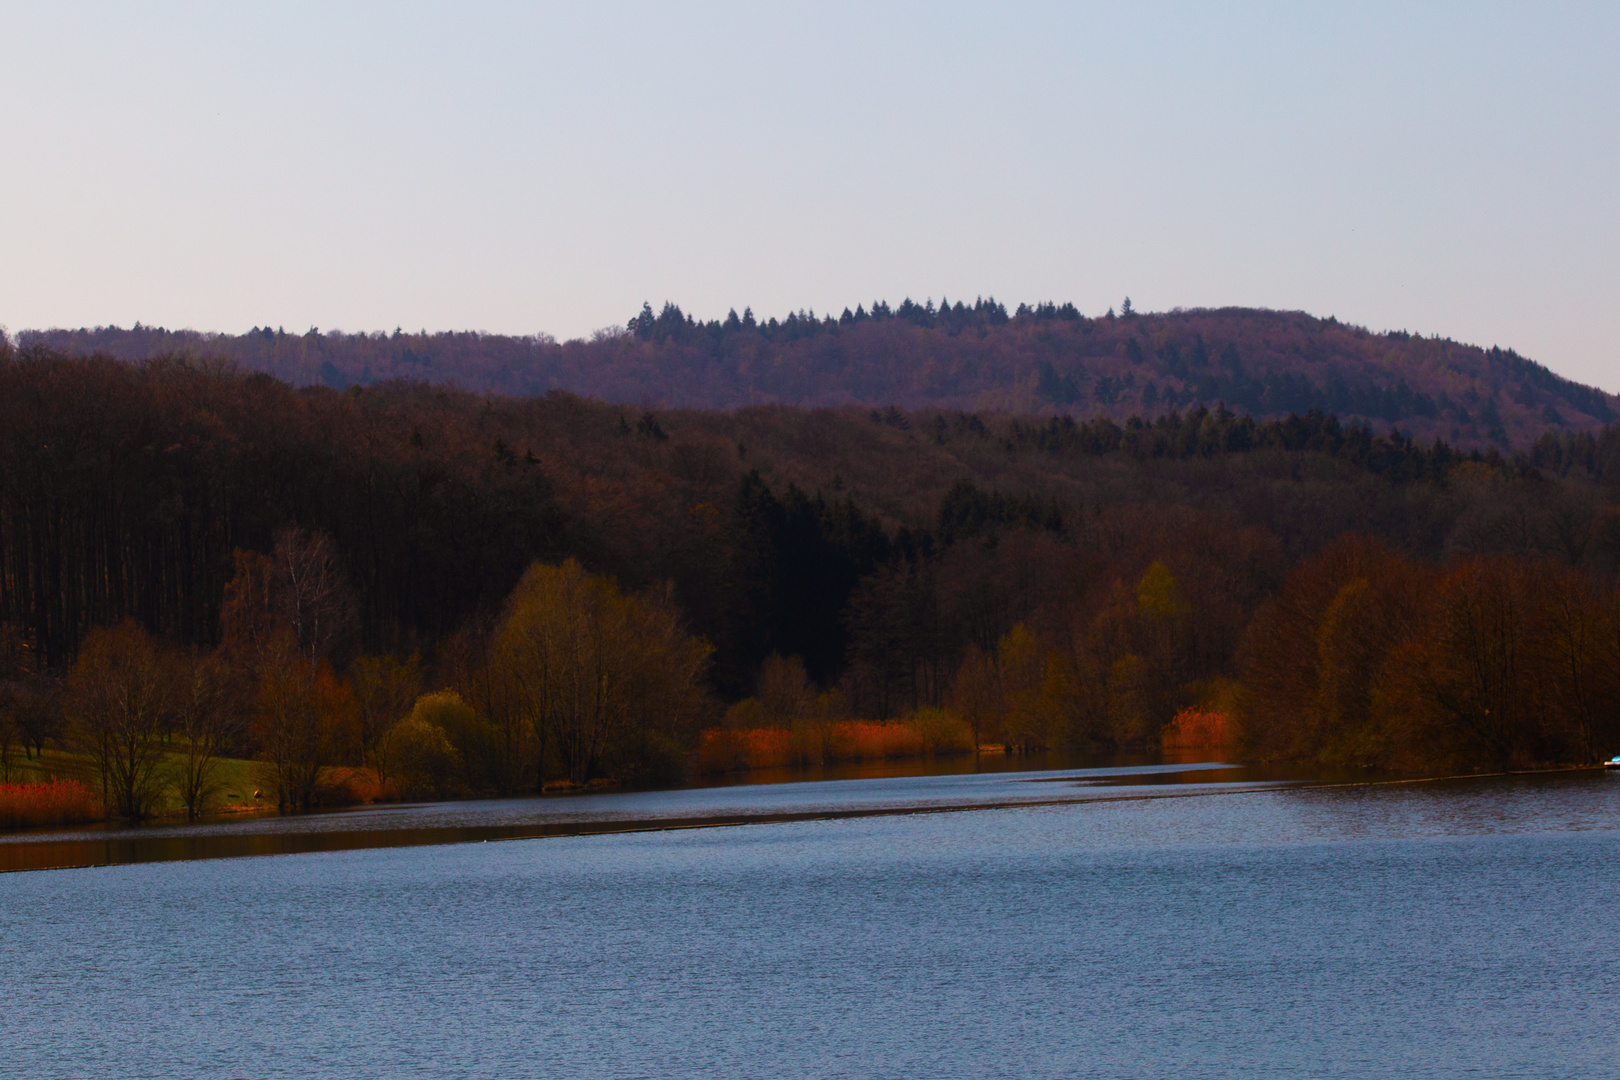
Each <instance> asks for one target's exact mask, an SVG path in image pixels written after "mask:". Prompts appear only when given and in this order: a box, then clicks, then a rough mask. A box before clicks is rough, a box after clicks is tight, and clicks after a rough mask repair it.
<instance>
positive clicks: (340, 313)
mask: <svg viewBox="0 0 1620 1080" xmlns="http://www.w3.org/2000/svg"><path fill="white" fill-rule="evenodd" d="M0 43H3V47H4V61H3V64H0V80H3V83H0V86H3V89H0V125H3V137H4V145H5V147H6V149H7V151H8V152H9V153H8V160H7V162H6V164H5V167H4V169H3V170H0V324H4V325H6V326H9V327H10V328H11V329H12V330H13V331H15V330H20V329H24V328H34V327H44V326H79V325H87V324H88V325H94V324H98V323H118V324H120V325H126V326H127V325H129V324H130V323H132V322H135V321H136V320H140V321H142V322H146V323H156V324H161V325H166V326H170V327H181V326H189V327H194V328H196V329H202V330H228V331H240V330H244V329H247V328H248V327H249V326H252V325H255V324H262V323H266V322H268V323H271V324H275V325H283V326H286V327H287V328H288V329H289V330H294V329H296V330H304V329H307V328H308V327H309V326H311V325H316V326H320V327H321V328H323V329H334V328H341V329H346V330H360V329H373V330H374V329H389V330H391V329H393V328H394V327H395V326H405V327H407V328H423V327H425V328H428V329H484V330H492V331H500V332H510V333H533V332H536V331H548V332H550V333H552V334H555V335H556V336H558V337H559V338H566V337H573V336H580V335H584V334H588V333H589V332H590V331H591V330H592V329H594V328H596V327H600V326H603V325H606V324H609V323H617V322H623V321H624V320H625V319H626V318H628V317H629V316H630V315H632V314H633V313H634V312H635V310H636V309H637V308H638V307H639V306H640V304H641V302H642V300H644V299H646V300H651V301H652V302H653V303H654V304H655V305H656V304H658V303H659V302H661V301H663V300H664V299H666V298H667V299H672V300H675V301H676V302H678V303H680V304H681V305H682V306H683V307H685V308H686V309H687V310H689V311H692V312H694V313H695V314H697V315H698V316H700V317H715V316H723V315H724V314H725V312H726V310H727V308H729V307H732V306H735V307H736V308H737V309H738V310H741V309H742V308H743V306H744V305H751V306H752V307H753V308H754V310H755V311H756V312H758V313H761V314H778V315H780V314H783V313H785V312H786V311H788V310H789V309H797V308H801V307H813V308H814V309H816V310H817V311H825V310H833V311H837V310H840V309H842V308H843V307H844V306H845V305H849V306H853V305H854V304H856V303H857V302H868V303H869V302H870V301H871V300H872V299H873V298H874V297H881V298H885V299H888V300H890V301H898V300H900V299H901V298H903V297H905V296H911V297H913V298H915V299H919V300H921V299H923V298H925V297H933V298H936V299H937V298H938V297H939V296H941V295H942V294H943V295H947V296H949V297H951V298H952V299H957V298H961V299H969V300H971V299H972V298H973V297H974V296H976V295H992V294H993V295H995V296H996V297H998V298H1000V299H1003V300H1005V301H1008V302H1009V303H1016V302H1017V301H1020V300H1029V301H1035V300H1043V299H1054V300H1060V301H1061V300H1073V301H1075V302H1076V303H1077V304H1079V305H1080V308H1081V310H1082V311H1085V312H1088V313H1092V314H1096V313H1100V312H1101V311H1103V310H1104V309H1106V308H1107V307H1108V306H1110V305H1117V304H1118V303H1119V301H1120V299H1121V298H1122V297H1124V296H1126V295H1127V294H1128V295H1130V296H1131V297H1132V299H1133V300H1134V301H1135V303H1136V305H1137V306H1138V307H1140V308H1144V309H1150V310H1159V309H1164V308H1170V307H1175V306H1185V307H1193V306H1214V305H1225V304H1243V305H1257V306H1266V307H1276V308H1302V309H1305V310H1308V311H1311V312H1314V313H1317V314H1321V315H1329V314H1332V315H1337V316H1338V317H1339V318H1341V319H1346V320H1349V321H1353V322H1357V323H1362V324H1365V325H1368V326H1371V327H1373V328H1374V329H1399V328H1405V329H1409V330H1413V331H1417V332H1421V333H1425V334H1429V333H1439V334H1444V335H1448V336H1451V337H1454V338H1457V339H1459V340H1465V341H1472V342H1477V343H1480V344H1486V345H1489V344H1493V343H1496V344H1502V345H1504V346H1513V347H1516V348H1518V349H1519V350H1520V351H1521V352H1524V353H1526V354H1527V355H1530V356H1533V357H1535V358H1537V359H1539V360H1542V361H1543V362H1545V363H1547V364H1548V365H1549V366H1551V367H1552V368H1554V369H1555V370H1557V371H1559V372H1562V373H1564V374H1567V375H1570V376H1573V377H1576V378H1579V379H1581V380H1583V381H1587V382H1594V383H1597V384H1599V385H1601V386H1604V387H1605V388H1606V389H1609V390H1620V302H1617V295H1616V294H1617V286H1620V205H1617V197H1620V5H1616V4H1612V3H1610V4H1585V5H1580V4H1568V5H1554V4H1537V5H1529V4H1521V5H1492V4H1481V3H1455V4H1430V5H1422V4H1412V3H1403V4H1390V5H1377V4H1369V3H1357V4H1344V5H1324V4H1303V3H1301V4H1250V5H1220V6H1217V5H1195V4H1134V5H1128V6H1127V5H1088V4H1023V5H1018V4H998V5H995V6H969V5H926V6H925V5H882V4H850V5H840V4H835V3H827V2H822V3H816V4H806V5H794V6H789V5H764V4H750V5H734V6H733V5H714V4H684V5H668V4H666V5H618V4H606V3H596V4H591V5H583V4H582V5H574V6H568V7H548V6H544V5H538V4H521V5H520V4H482V5H478V4H455V5H450V4H444V5H421V4H406V3H401V2H391V3H378V4H340V3H333V2H323V3H316V4H292V3H277V4H265V5H258V6H252V5H247V4H222V3H221V4H197V5H188V4H172V3H150V4H143V5H134V4H124V5H72V4H66V3H48V4H45V3H42V4H17V3H0Z"/></svg>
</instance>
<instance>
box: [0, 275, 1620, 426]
mask: <svg viewBox="0 0 1620 1080" xmlns="http://www.w3.org/2000/svg"><path fill="white" fill-rule="evenodd" d="M18 339H19V340H18V344H20V345H22V346H25V347H26V346H29V345H43V346H46V347H48V348H51V349H53V350H58V351H60V352H64V353H69V354H76V355H90V354H96V353H100V354H103V355H109V356H114V357H118V358H120V359H125V360H138V359H144V358H148V357H154V356H161V355H170V354H190V355H194V356H221V357H225V358H228V359H231V360H233V361H235V362H236V363H238V364H239V365H241V366H243V367H246V368H249V369H253V370H258V371H265V372H268V373H270V374H272V375H275V376H277V377H278V378H281V379H284V380H286V381H288V382H290V383H293V384H295V385H312V384H319V383H324V384H326V385H328V386H331V387H334V388H338V389H344V388H347V387H349V386H351V385H355V384H359V385H371V384H373V383H377V382H381V381H386V380H389V379H397V378H404V379H409V380H412V381H425V382H431V383H439V384H453V385H455V386H458V387H460V388H462V389H465V390H472V391H492V392H496V393H501V394H508V395H514V396H525V395H531V394H539V393H545V392H547V391H550V390H557V389H561V390H567V391H570V392H572V393H576V394H581V395H586V396H589V397H594V398H599V399H603V400H606V401H609V402H619V403H629V404H633V405H638V406H640V405H643V404H651V405H659V406H663V407H686V408H718V409H730V408H736V407H739V406H744V405H756V404H768V403H781V404H789V405H798V406H824V405H847V404H857V405H866V406H888V405H895V406H898V407H900V408H902V409H907V410H915V409H924V408H944V409H963V410H976V411H995V412H1003V413H1023V414H1030V413H1040V414H1051V413H1060V414H1068V415H1073V416H1080V417H1092V416H1095V415H1097V414H1101V415H1104V416H1107V417H1110V418H1113V419H1115V420H1119V421H1123V420H1125V419H1127V418H1128V417H1130V416H1133V415H1137V416H1143V417H1146V418H1152V417H1155V416H1159V415H1164V414H1166V413H1168V412H1170V411H1171V410H1180V411H1183V412H1184V411H1186V409H1188V408H1189V407H1195V406H1197V405H1199V404H1203V405H1207V406H1210V407H1214V406H1215V405H1216V404H1218V403H1224V404H1225V405H1226V406H1228V407H1229V408H1231V409H1233V410H1235V411H1238V412H1241V413H1247V414H1249V415H1252V416H1254V417H1256V418H1261V419H1264V418H1272V417H1282V416H1286V415H1288V414H1289V413H1303V412H1305V411H1307V410H1310V409H1317V410H1321V411H1322V412H1325V413H1331V414H1335V415H1337V416H1339V417H1340V418H1341V419H1342V420H1343V421H1344V422H1345V423H1347V424H1350V423H1355V422H1358V421H1360V422H1365V423H1367V424H1370V425H1372V426H1373V427H1374V428H1375V429H1377V430H1384V429H1386V428H1387V427H1391V426H1397V427H1399V428H1400V430H1401V431H1403V432H1404V433H1406V434H1407V435H1408V436H1412V437H1416V438H1418V439H1420V440H1423V441H1425V442H1427V441H1430V440H1432V439H1434V438H1436V437H1438V438H1442V439H1445V440H1447V441H1448V442H1451V443H1453V444H1455V445H1460V446H1463V447H1475V446H1487V445H1489V444H1492V443H1494V444H1496V445H1498V446H1500V447H1503V448H1509V447H1514V448H1523V447H1525V446H1528V445H1529V444H1530V443H1531V442H1533V441H1534V440H1535V439H1536V437H1537V436H1538V435H1539V434H1540V433H1541V432H1543V431H1545V430H1547V429H1548V428H1552V429H1567V430H1570V431H1590V430H1594V429H1596V428H1597V427H1599V426H1600V425H1602V424H1604V423H1607V422H1610V421H1613V420H1614V419H1615V418H1616V416H1617V415H1620V399H1617V398H1615V397H1614V396H1612V395H1610V394H1606V393H1604V392H1603V391H1600V390H1596V389H1593V388H1591V387H1587V386H1582V385H1579V384H1577V383H1574V382H1571V381H1569V380H1567V379H1564V378H1561V377H1559V376H1557V375H1555V374H1553V373H1552V372H1551V371H1549V370H1548V369H1547V368H1545V367H1543V366H1542V365H1540V364H1538V363H1535V362H1534V361H1531V360H1528V359H1526V358H1524V357H1522V356H1519V355H1518V354H1517V353H1515V352H1513V351H1512V350H1503V349H1499V348H1495V347H1493V348H1489V349H1484V348H1479V347H1477V346H1472V345H1463V344H1459V343H1457V342H1454V341H1451V340H1448V339H1441V338H1423V337H1420V336H1417V335H1410V334H1406V333H1403V332H1397V333H1389V334H1374V333H1371V332H1369V331H1367V330H1365V329H1362V328H1360V327H1356V326H1350V325H1347V324H1344V323H1341V322H1339V321H1337V320H1336V319H1332V318H1329V319H1318V318H1315V317H1312V316H1310V315H1306V314H1303V313H1300V312H1280V311H1267V310H1255V309H1244V308H1223V309H1219V310H1191V311H1182V310H1177V311H1172V312H1168V313H1160V314H1145V313H1136V312H1132V311H1130V310H1129V308H1128V307H1127V308H1126V309H1125V311H1124V312H1123V313H1122V314H1117V315H1116V314H1115V313H1114V312H1112V311H1110V312H1109V313H1108V314H1107V315H1105V316H1103V317H1100V318H1086V317H1084V316H1082V315H1081V314H1080V313H1079V312H1078V311H1077V310H1076V309H1075V308H1074V307H1073V306H1072V305H1069V304H1064V305H1061V306H1060V305H1056V304H1041V305H1037V306H1035V307H1028V306H1024V305H1020V306H1019V307H1018V308H1017V309H1016V310H1015V311H1013V312H1011V313H1009V312H1008V311H1007V309H1006V308H1005V307H1004V306H1003V305H1001V304H999V303H997V302H995V301H993V300H990V301H985V300H980V301H976V302H975V303H974V304H972V305H971V306H970V305H967V304H964V303H960V302H957V303H947V302H941V304H940V305H939V306H937V307H936V306H935V305H934V304H933V303H932V302H931V301H930V302H929V303H927V304H923V305H918V304H915V303H912V302H911V301H909V300H907V301H906V302H904V303H902V304H900V305H898V306H897V307H893V308H891V307H890V306H889V305H888V304H886V303H876V304H874V305H873V306H872V307H871V309H867V308H866V307H865V306H860V307H857V308H856V309H855V310H854V311H849V310H845V311H844V312H843V313H842V314H841V315H839V316H836V317H835V316H831V315H824V316H818V315H816V314H815V313H813V312H798V313H793V314H790V315H788V316H787V318H785V319H775V318H772V319H769V320H766V321H763V322H760V321H757V320H756V319H755V318H754V316H753V314H752V312H744V314H743V315H741V316H738V315H737V314H736V313H735V312H733V313H731V314H730V315H729V316H728V317H727V318H726V319H725V320H724V321H709V322H699V321H697V320H695V319H693V318H692V317H691V316H688V315H686V314H684V313H683V312H682V311H681V310H680V309H679V308H678V307H675V306H674V305H672V304H666V305H665V306H664V308H663V310H662V311H661V312H660V313H657V314H655V313H654V312H653V310H652V309H651V307H644V308H643V310H642V312H641V314H639V315H638V316H636V317H635V318H633V319H631V320H630V321H629V322H628V324H627V325H626V327H625V328H624V329H623V330H622V331H612V332H603V333H598V334H597V335H595V336H594V337H593V338H592V340H589V341H585V340H575V341H568V342H561V343H559V342H557V341H555V340H553V339H552V338H550V337H548V336H546V335H539V336H535V337H507V336H500V335H493V334H482V333H475V332H458V333H434V334H428V333H415V334H411V333H404V332H402V331H400V330H395V331H394V332H393V333H389V334H383V333H377V334H365V333H355V334H346V333H341V332H328V333H321V332H319V331H318V330H316V329H313V328H312V329H311V330H309V331H308V332H307V333H303V334H289V333H286V332H285V331H284V330H282V329H280V328H277V329H271V328H269V327H264V328H255V329H253V330H252V331H250V332H248V333H245V334H241V335H237V336H232V335H227V334H201V333H197V332H194V331H189V330H185V331H169V330H164V329H161V328H153V327H143V326H140V325H139V324H137V325H136V326H135V327H134V328H133V329H128V330H124V329H120V328H118V327H97V328H94V329H81V330H45V331H24V332H23V333H21V334H19V335H18Z"/></svg>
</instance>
